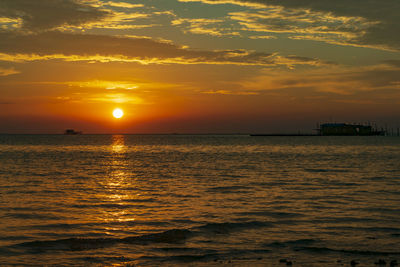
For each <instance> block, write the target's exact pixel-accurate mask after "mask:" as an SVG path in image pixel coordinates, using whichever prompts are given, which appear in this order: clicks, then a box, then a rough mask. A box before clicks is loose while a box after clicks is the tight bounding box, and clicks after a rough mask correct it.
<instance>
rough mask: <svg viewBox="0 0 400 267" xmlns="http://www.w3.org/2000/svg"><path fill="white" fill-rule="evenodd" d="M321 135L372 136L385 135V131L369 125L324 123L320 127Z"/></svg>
mask: <svg viewBox="0 0 400 267" xmlns="http://www.w3.org/2000/svg"><path fill="white" fill-rule="evenodd" d="M318 131H319V135H339V136H340V135H343V136H370V135H385V131H378V130H375V129H373V128H372V126H369V125H361V124H346V123H324V124H321V126H320V128H319V129H318Z"/></svg>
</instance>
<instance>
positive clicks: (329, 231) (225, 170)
mask: <svg viewBox="0 0 400 267" xmlns="http://www.w3.org/2000/svg"><path fill="white" fill-rule="evenodd" d="M399 207H400V138H396V137H249V136H181V135H177V136H174V135H172V136H162V135H154V136H151V135H144V136H140V135H125V136H124V135H117V136H111V135H92V136H91V135H82V136H61V135H59V136H57V135H36V136H35V135H0V265H12V264H16V265H24V264H26V265H42V264H48V265H52V264H55V265H100V266H101V265H117V266H118V265H125V264H135V265H139V266H141V265H143V266H157V265H181V266H187V265H192V266H193V265H194V266H198V265H203V266H210V265H215V266H218V265H222V264H226V265H236V266H286V263H284V262H282V263H280V262H279V260H280V259H286V260H290V261H292V263H293V265H294V266H341V265H344V266H349V263H350V261H351V260H356V261H358V262H360V265H359V266H375V264H374V262H376V261H378V260H379V259H382V260H385V261H386V263H387V266H389V262H390V261H392V260H396V259H397V261H398V262H400V208H399Z"/></svg>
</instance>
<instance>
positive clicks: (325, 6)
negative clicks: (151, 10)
mask: <svg viewBox="0 0 400 267" xmlns="http://www.w3.org/2000/svg"><path fill="white" fill-rule="evenodd" d="M180 1H184V2H188V1H190V2H193V1H196V2H203V3H207V4H228V3H229V4H236V5H240V6H251V5H255V6H256V7H257V9H256V10H251V11H245V12H238V13H233V14H231V15H232V16H233V17H232V18H233V19H236V20H238V21H240V22H241V23H242V24H243V25H244V26H245V27H246V28H247V29H248V30H253V31H264V32H280V33H283V32H285V33H295V34H296V35H295V36H291V38H296V39H308V40H316V41H323V42H328V43H334V44H341V45H354V46H367V47H374V48H378V49H392V50H399V49H400V37H399V35H398V13H399V12H400V2H399V1H397V0H385V1H381V0H371V1H363V2H360V1H355V0H350V1H349V0H336V1H321V0H310V1H298V0H231V1H229V0H180Z"/></svg>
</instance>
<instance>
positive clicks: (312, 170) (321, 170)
mask: <svg viewBox="0 0 400 267" xmlns="http://www.w3.org/2000/svg"><path fill="white" fill-rule="evenodd" d="M304 171H306V172H332V173H336V172H349V170H344V169H304Z"/></svg>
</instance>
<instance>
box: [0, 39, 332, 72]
mask: <svg viewBox="0 0 400 267" xmlns="http://www.w3.org/2000/svg"><path fill="white" fill-rule="evenodd" d="M0 51H2V53H0V59H1V60H3V61H17V62H18V61H35V60H51V59H61V60H66V61H88V62H91V61H93V62H136V63H140V64H233V65H256V66H270V67H273V66H288V67H293V66H296V65H313V66H318V65H324V64H330V63H328V62H324V61H321V60H319V59H313V58H305V57H296V56H288V57H284V56H280V55H278V54H276V53H263V52H255V51H247V50H244V49H237V50H215V51H207V50H191V49H188V48H184V47H180V46H177V45H174V44H171V43H166V42H157V41H154V40H151V39H135V38H125V37H113V36H105V35H88V34H72V33H63V32H46V33H41V34H36V35H18V34H13V33H9V32H0Z"/></svg>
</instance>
